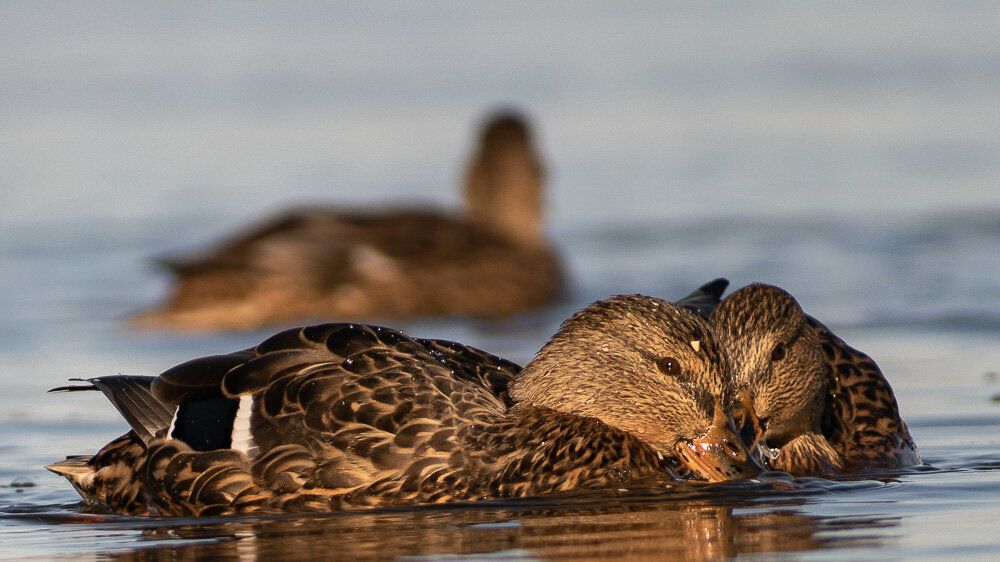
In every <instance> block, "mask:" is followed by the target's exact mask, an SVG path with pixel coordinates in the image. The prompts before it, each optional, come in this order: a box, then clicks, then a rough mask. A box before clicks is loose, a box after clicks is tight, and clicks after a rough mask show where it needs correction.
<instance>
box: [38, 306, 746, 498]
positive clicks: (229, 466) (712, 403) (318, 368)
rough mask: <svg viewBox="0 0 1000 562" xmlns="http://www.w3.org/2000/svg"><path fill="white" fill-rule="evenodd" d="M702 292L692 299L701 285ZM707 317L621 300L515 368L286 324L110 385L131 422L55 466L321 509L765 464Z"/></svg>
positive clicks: (463, 354) (366, 331)
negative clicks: (743, 429)
mask: <svg viewBox="0 0 1000 562" xmlns="http://www.w3.org/2000/svg"><path fill="white" fill-rule="evenodd" d="M697 295H698V293H697V292H696V294H695V295H692V298H697ZM731 383H732V381H731V368H730V364H729V362H728V359H727V356H726V354H725V351H724V350H723V349H722V347H721V344H720V342H719V341H718V340H717V339H716V337H715V336H714V335H713V333H712V331H711V329H710V327H709V325H708V323H707V322H706V321H705V320H703V319H702V318H700V317H698V316H697V315H696V314H695V313H694V312H692V311H690V310H687V309H685V308H683V307H681V306H676V305H674V304H671V303H669V302H667V301H665V300H661V299H656V298H652V297H645V296H640V295H619V296H615V297H612V298H610V299H607V300H604V301H599V302H597V303H594V304H592V305H590V306H588V307H586V308H585V309H583V310H582V311H580V312H578V313H576V314H574V315H573V316H572V317H570V318H569V319H568V320H566V321H565V322H564V323H563V324H562V326H561V327H560V329H559V330H558V332H557V333H556V334H555V335H554V336H553V337H552V339H551V340H549V341H548V342H547V343H546V344H545V345H544V346H543V347H542V348H541V350H540V351H539V352H538V353H537V355H536V356H535V358H534V359H532V360H531V361H530V362H529V363H528V364H527V365H526V366H525V367H524V368H523V369H522V368H521V367H519V366H518V365H516V364H514V363H512V362H510V361H507V360H504V359H501V358H499V357H496V356H493V355H490V354H488V353H486V352H484V351H481V350H478V349H475V348H472V347H469V346H466V345H463V344H459V343H455V342H450V341H442V340H433V339H420V338H411V337H408V336H406V335H405V334H403V333H402V332H399V331H396V330H392V329H388V328H381V327H374V326H366V325H360V324H343V323H341V324H324V325H318V326H311V327H306V328H297V329H291V330H286V331H283V332H280V333H278V334H277V335H274V336H272V337H271V338H269V339H267V340H266V341H264V342H263V343H261V344H260V345H258V346H256V347H254V348H252V349H247V350H243V351H237V352H235V353H230V354H226V355H215V356H209V357H203V358H200V359H194V360H192V361H188V362H186V363H182V364H180V365H178V366H176V367H173V368H171V369H169V370H167V371H165V372H164V373H162V374H161V375H160V376H159V377H155V378H153V377H130V376H111V377H100V378H95V379H91V380H89V381H88V384H84V385H79V386H75V387H63V388H60V389H56V390H82V389H88V390H89V389H99V390H102V391H103V392H104V393H105V394H106V395H107V396H108V397H109V398H110V399H111V401H112V403H113V404H114V405H115V406H116V407H117V408H118V409H119V410H120V411H121V412H122V414H123V416H124V418H125V419H126V420H127V421H128V422H129V424H130V425H131V427H132V430H131V431H129V432H128V433H127V434H126V435H124V436H122V437H120V438H118V439H116V440H114V441H112V442H111V443H109V444H108V445H107V446H105V447H104V448H103V449H101V451H100V452H98V453H97V454H96V455H94V456H93V457H70V458H68V459H67V460H65V461H62V462H58V463H55V464H53V465H51V466H49V467H47V468H49V469H50V470H52V471H53V472H55V473H57V474H61V475H63V476H65V477H66V478H67V479H69V481H70V482H71V483H72V484H73V486H74V487H75V488H76V489H77V490H78V491H79V493H80V494H81V495H82V496H83V497H84V498H85V499H87V500H90V501H92V502H95V503H98V504H100V505H103V506H106V507H107V508H109V509H111V510H114V511H117V512H121V513H131V514H139V513H154V514H159V515H184V516H196V515H208V514H227V513H254V512H272V511H329V510H338V509H345V508H358V507H368V506H389V505H402V504H413V503H430V502H447V501H463V500H477V499H483V498H511V497H520V496H528V495H537V494H546V493H552V492H561V491H567V490H576V489H593V488H602V487H608V486H613V487H616V488H617V487H621V486H626V485H628V484H629V483H630V482H636V481H643V480H647V479H651V478H658V479H669V478H683V477H690V478H694V479H702V480H709V481H719V480H727V479H734V478H747V477H753V476H756V475H757V474H758V473H759V472H760V470H761V468H760V466H759V465H758V464H757V463H756V462H755V461H754V460H753V458H752V457H751V456H750V454H749V453H748V451H747V448H746V447H745V446H744V445H743V443H742V442H741V441H740V438H739V436H738V434H737V432H736V429H735V427H734V425H733V420H732V417H731V415H730V414H731V411H732V408H733V402H734V400H736V394H735V392H734V390H733V387H732V386H731Z"/></svg>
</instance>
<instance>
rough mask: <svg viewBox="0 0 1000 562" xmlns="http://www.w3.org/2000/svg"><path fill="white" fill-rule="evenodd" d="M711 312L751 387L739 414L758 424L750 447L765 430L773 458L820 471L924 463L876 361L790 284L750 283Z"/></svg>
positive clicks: (764, 445)
mask: <svg viewBox="0 0 1000 562" xmlns="http://www.w3.org/2000/svg"><path fill="white" fill-rule="evenodd" d="M710 322H711V324H712V327H713V328H714V330H715V331H716V334H717V335H718V336H719V339H720V340H721V341H722V342H723V343H724V345H725V346H726V349H727V351H728V352H729V355H730V358H731V359H732V361H733V365H734V372H735V379H736V381H737V384H738V385H741V386H743V387H744V388H746V389H748V390H749V391H750V394H751V395H752V397H753V405H754V411H755V414H756V416H754V415H753V414H750V415H749V416H747V419H746V420H745V421H749V422H753V424H754V425H755V427H754V428H753V429H752V430H751V431H750V432H749V433H750V434H751V435H753V437H747V438H746V439H745V440H746V441H747V443H748V444H749V445H750V446H751V449H753V448H754V447H753V445H754V443H755V442H756V440H757V439H760V440H761V446H760V451H762V452H764V453H765V456H768V457H772V458H770V459H769V462H767V463H766V464H769V465H770V468H772V469H774V470H781V471H784V472H788V473H791V474H793V475H796V476H809V475H813V476H821V475H832V474H838V473H844V472H855V471H858V470H864V469H892V468H900V467H904V466H909V465H913V464H919V463H920V456H919V454H918V453H917V447H916V444H915V443H914V442H913V438H912V437H911V436H910V432H909V430H907V428H906V423H905V422H904V421H903V419H902V418H901V417H900V415H899V408H898V406H897V404H896V398H895V397H894V396H893V393H892V388H891V387H890V386H889V382H888V381H887V380H886V379H885V376H883V374H882V371H880V370H879V368H878V365H876V364H875V362H874V361H873V360H872V359H871V358H870V357H868V356H867V355H865V354H864V353H862V352H860V351H858V350H856V349H854V348H852V347H850V346H848V345H847V344H846V343H844V341H843V340H841V339H840V338H838V337H837V336H836V335H834V334H833V332H831V331H830V330H829V329H828V328H827V327H826V326H824V325H823V324H822V323H820V322H819V321H817V320H816V319H815V318H812V317H811V316H809V315H807V314H805V312H803V311H802V308H801V307H800V306H799V303H798V302H797V301H796V300H795V298H793V297H792V296H791V295H790V294H788V293H787V292H785V291H784V290H782V289H779V288H778V287H774V286H770V285H763V284H754V285H749V286H747V287H744V288H742V289H740V290H738V291H736V292H734V293H733V294H731V295H729V296H728V297H727V298H726V299H724V300H723V301H722V302H721V304H719V305H718V307H717V308H715V310H714V311H713V312H712V313H711V317H710ZM754 417H756V418H757V419H750V418H754ZM744 435H745V436H746V435H747V434H746V433H745V434H744ZM772 448H773V449H772Z"/></svg>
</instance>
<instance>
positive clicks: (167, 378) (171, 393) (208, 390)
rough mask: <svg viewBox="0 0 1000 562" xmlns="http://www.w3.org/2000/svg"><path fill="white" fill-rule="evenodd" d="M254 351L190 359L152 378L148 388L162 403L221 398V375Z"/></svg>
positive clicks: (250, 356) (247, 359) (252, 355)
mask: <svg viewBox="0 0 1000 562" xmlns="http://www.w3.org/2000/svg"><path fill="white" fill-rule="evenodd" d="M255 355H256V354H255V353H254V351H253V350H245V351H237V352H235V353H229V354H226V355H210V356H208V357H201V358H198V359H192V360H191V361H187V362H184V363H181V364H180V365H177V366H176V367H172V368H170V369H167V370H166V371H164V372H163V373H162V374H160V376H159V377H157V378H156V380H154V381H153V384H152V387H151V390H152V393H153V396H155V397H156V398H157V399H158V400H160V401H161V402H164V403H166V404H173V405H177V404H181V403H184V402H190V401H194V400H205V399H210V398H221V397H222V396H223V394H222V387H221V383H222V377H224V376H225V375H226V373H227V372H229V370H230V369H232V368H234V367H237V366H239V365H242V364H243V363H246V362H247V361H249V360H250V359H252V358H253V357H255Z"/></svg>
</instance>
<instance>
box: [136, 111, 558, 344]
mask: <svg viewBox="0 0 1000 562" xmlns="http://www.w3.org/2000/svg"><path fill="white" fill-rule="evenodd" d="M544 179H545V170H544V164H543V162H542V158H541V156H540V155H539V152H538V150H537V149H536V147H535V145H534V141H533V135H532V130H531V126H530V124H529V120H528V119H527V117H525V116H524V115H522V114H521V113H520V112H518V111H515V110H510V109H504V110H500V111H498V112H495V113H494V114H491V115H490V116H488V117H487V119H486V120H485V122H484V124H483V128H482V132H481V135H480V140H479V144H478V149H477V150H476V151H475V154H474V155H473V156H472V158H471V162H470V164H469V166H468V168H467V171H466V173H465V179H464V198H465V209H464V211H462V212H460V213H446V212H442V211H438V210H434V209H428V208H398V209H394V210H382V211H376V210H371V209H345V208H326V207H316V206H313V207H303V208H295V209H290V210H286V211H284V212H281V213H278V214H277V215H275V216H273V217H271V218H269V219H266V220H264V221H262V222H261V223H260V224H257V225H254V226H251V227H249V228H247V229H245V230H243V231H240V232H237V233H236V234H234V235H232V236H230V237H228V238H227V239H225V240H223V241H222V242H220V243H219V244H218V245H216V246H215V247H213V248H209V249H208V250H206V251H201V252H195V253H194V254H187V255H176V256H167V257H166V258H163V259H161V260H160V262H161V265H162V266H164V267H165V268H166V269H167V270H169V271H170V272H171V273H172V274H173V276H174V277H175V278H176V283H175V284H174V286H173V287H172V289H171V292H170V294H169V295H168V297H167V298H166V299H165V301H164V302H163V303H161V304H159V305H156V306H153V307H151V308H149V309H146V310H142V311H139V312H137V313H135V314H133V315H132V316H131V317H130V323H131V324H133V325H135V326H138V327H140V328H155V329H167V330H177V331H184V332H211V331H222V330H252V329H259V328H262V327H266V326H273V325H283V326H292V325H295V324H299V323H302V322H308V321H313V320H323V321H358V322H370V321H379V322H382V321H386V320H391V321H400V320H408V319H412V318H421V317H436V316H445V317H469V318H482V319H502V318H506V317H509V316H513V315H516V314H519V313H523V312H527V311H530V310H534V309H537V308H541V307H544V306H546V305H549V304H551V303H553V302H555V301H556V300H557V299H558V298H559V297H560V296H561V295H562V293H563V290H564V284H565V283H564V277H565V276H564V274H563V267H562V264H561V260H560V258H559V255H558V252H557V250H556V249H555V248H554V247H553V245H552V244H551V243H550V242H549V240H548V239H547V237H546V235H545V232H544V227H543V222H542V218H543V214H544V207H545V205H544V201H543V191H544V189H543V188H544Z"/></svg>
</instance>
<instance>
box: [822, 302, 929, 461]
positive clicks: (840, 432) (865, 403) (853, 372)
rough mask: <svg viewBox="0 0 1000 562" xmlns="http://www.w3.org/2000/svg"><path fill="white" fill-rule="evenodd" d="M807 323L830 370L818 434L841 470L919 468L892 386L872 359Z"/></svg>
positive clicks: (827, 330) (834, 336) (832, 335)
mask: <svg viewBox="0 0 1000 562" xmlns="http://www.w3.org/2000/svg"><path fill="white" fill-rule="evenodd" d="M808 321H809V324H810V326H811V327H812V329H813V330H815V331H816V333H817V335H818V336H819V341H820V346H821V348H822V350H823V355H824V357H825V359H826V362H827V364H828V365H829V366H830V371H829V373H830V375H829V376H830V382H829V385H830V386H829V390H828V392H827V400H826V407H825V409H824V413H823V416H822V430H823V434H824V435H825V436H826V437H827V439H828V440H829V441H830V443H831V445H833V446H834V447H835V448H836V449H838V450H839V451H840V452H841V454H842V455H843V458H844V469H845V470H847V471H849V472H852V471H856V470H862V469H866V468H899V467H903V466H910V465H913V464H919V463H920V462H921V461H920V455H919V453H918V452H917V446H916V444H915V443H914V442H913V437H911V436H910V432H909V430H908V429H907V427H906V422H904V421H903V419H902V418H901V417H900V415H899V406H898V404H897V403H896V397H895V395H894V394H893V392H892V387H891V386H889V381H888V380H886V378H885V375H883V374H882V371H881V370H880V369H879V367H878V365H877V364H875V361H873V360H872V359H871V358H870V357H869V356H868V355H866V354H864V353H863V352H861V351H858V350H857V349H854V348H853V347H851V346H849V345H847V344H846V343H845V342H844V341H843V340H842V339H840V338H839V337H837V336H836V335H835V334H834V333H833V332H831V331H830V329H829V328H827V327H826V326H824V325H823V324H822V323H820V322H819V321H818V320H816V319H815V318H812V317H808Z"/></svg>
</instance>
